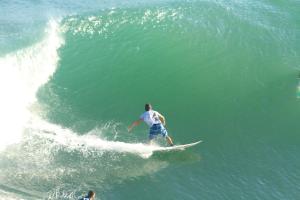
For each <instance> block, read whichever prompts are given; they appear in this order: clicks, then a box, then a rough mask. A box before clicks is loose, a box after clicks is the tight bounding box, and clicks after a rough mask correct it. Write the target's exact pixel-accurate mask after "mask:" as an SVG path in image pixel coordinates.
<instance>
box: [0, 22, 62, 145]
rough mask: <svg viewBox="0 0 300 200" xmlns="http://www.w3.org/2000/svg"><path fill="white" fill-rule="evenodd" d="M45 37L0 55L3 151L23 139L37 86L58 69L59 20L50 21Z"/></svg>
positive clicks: (0, 108)
mask: <svg viewBox="0 0 300 200" xmlns="http://www.w3.org/2000/svg"><path fill="white" fill-rule="evenodd" d="M45 32H46V34H45V38H44V39H43V40H42V41H41V42H39V43H37V44H35V45H33V46H31V47H28V48H25V49H21V50H19V51H17V52H13V53H10V54H8V55H6V56H4V57H2V58H0V91H1V99H0V110H1V112H0V120H1V122H2V123H1V127H0V132H1V133H0V150H3V149H5V147H6V146H8V145H10V144H13V143H17V142H19V141H20V139H21V136H22V133H23V132H24V128H25V126H26V124H27V123H28V120H29V118H30V115H31V114H30V108H29V107H30V105H32V103H34V102H35V101H36V96H35V95H36V92H37V91H38V88H39V87H40V86H41V85H43V84H44V83H46V82H47V81H48V80H49V78H50V77H51V75H52V74H53V73H54V72H55V69H56V66H57V62H58V60H59V56H58V53H57V50H58V48H59V47H60V46H61V45H62V44H63V39H62V38H61V37H60V35H59V24H58V22H56V21H54V20H51V21H50V22H49V24H48V26H47V29H46V31H45Z"/></svg>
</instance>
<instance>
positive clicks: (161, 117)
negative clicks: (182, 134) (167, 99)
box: [158, 113, 166, 126]
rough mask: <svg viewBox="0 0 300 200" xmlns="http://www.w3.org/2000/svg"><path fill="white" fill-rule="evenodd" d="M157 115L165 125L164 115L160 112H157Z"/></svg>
mask: <svg viewBox="0 0 300 200" xmlns="http://www.w3.org/2000/svg"><path fill="white" fill-rule="evenodd" d="M158 117H159V119H160V121H161V123H162V124H163V125H164V126H165V125H166V119H165V117H164V116H163V115H162V114H160V113H158Z"/></svg>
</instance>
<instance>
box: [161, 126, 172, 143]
mask: <svg viewBox="0 0 300 200" xmlns="http://www.w3.org/2000/svg"><path fill="white" fill-rule="evenodd" d="M160 133H161V134H162V136H163V137H164V138H166V140H167V142H168V144H169V145H170V146H173V145H174V144H173V141H172V138H171V137H170V136H168V131H167V129H166V128H165V127H164V126H163V125H161V129H160Z"/></svg>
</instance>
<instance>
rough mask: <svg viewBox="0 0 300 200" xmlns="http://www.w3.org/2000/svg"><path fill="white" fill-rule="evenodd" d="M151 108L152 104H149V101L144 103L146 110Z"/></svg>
mask: <svg viewBox="0 0 300 200" xmlns="http://www.w3.org/2000/svg"><path fill="white" fill-rule="evenodd" d="M151 108H152V106H151V104H150V103H146V104H145V110H146V111H149V110H151Z"/></svg>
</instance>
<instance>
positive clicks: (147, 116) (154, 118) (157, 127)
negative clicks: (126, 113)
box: [128, 103, 173, 146]
mask: <svg viewBox="0 0 300 200" xmlns="http://www.w3.org/2000/svg"><path fill="white" fill-rule="evenodd" d="M145 111H146V112H144V113H143V114H142V115H141V116H140V118H139V119H138V120H136V121H134V122H133V123H132V124H131V125H130V126H129V127H128V131H131V130H132V129H133V128H134V127H135V126H138V125H139V124H140V123H141V122H142V121H144V122H145V123H146V124H147V125H148V126H149V127H150V131H149V143H150V144H152V140H153V139H154V138H155V137H156V136H158V135H159V134H160V135H162V136H163V137H164V138H166V140H167V142H168V144H169V145H170V146H173V141H172V138H171V137H170V136H168V132H167V129H166V128H165V125H166V120H165V117H164V116H163V115H161V114H160V113H159V112H157V111H154V110H152V106H151V104H148V103H147V104H146V105H145Z"/></svg>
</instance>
